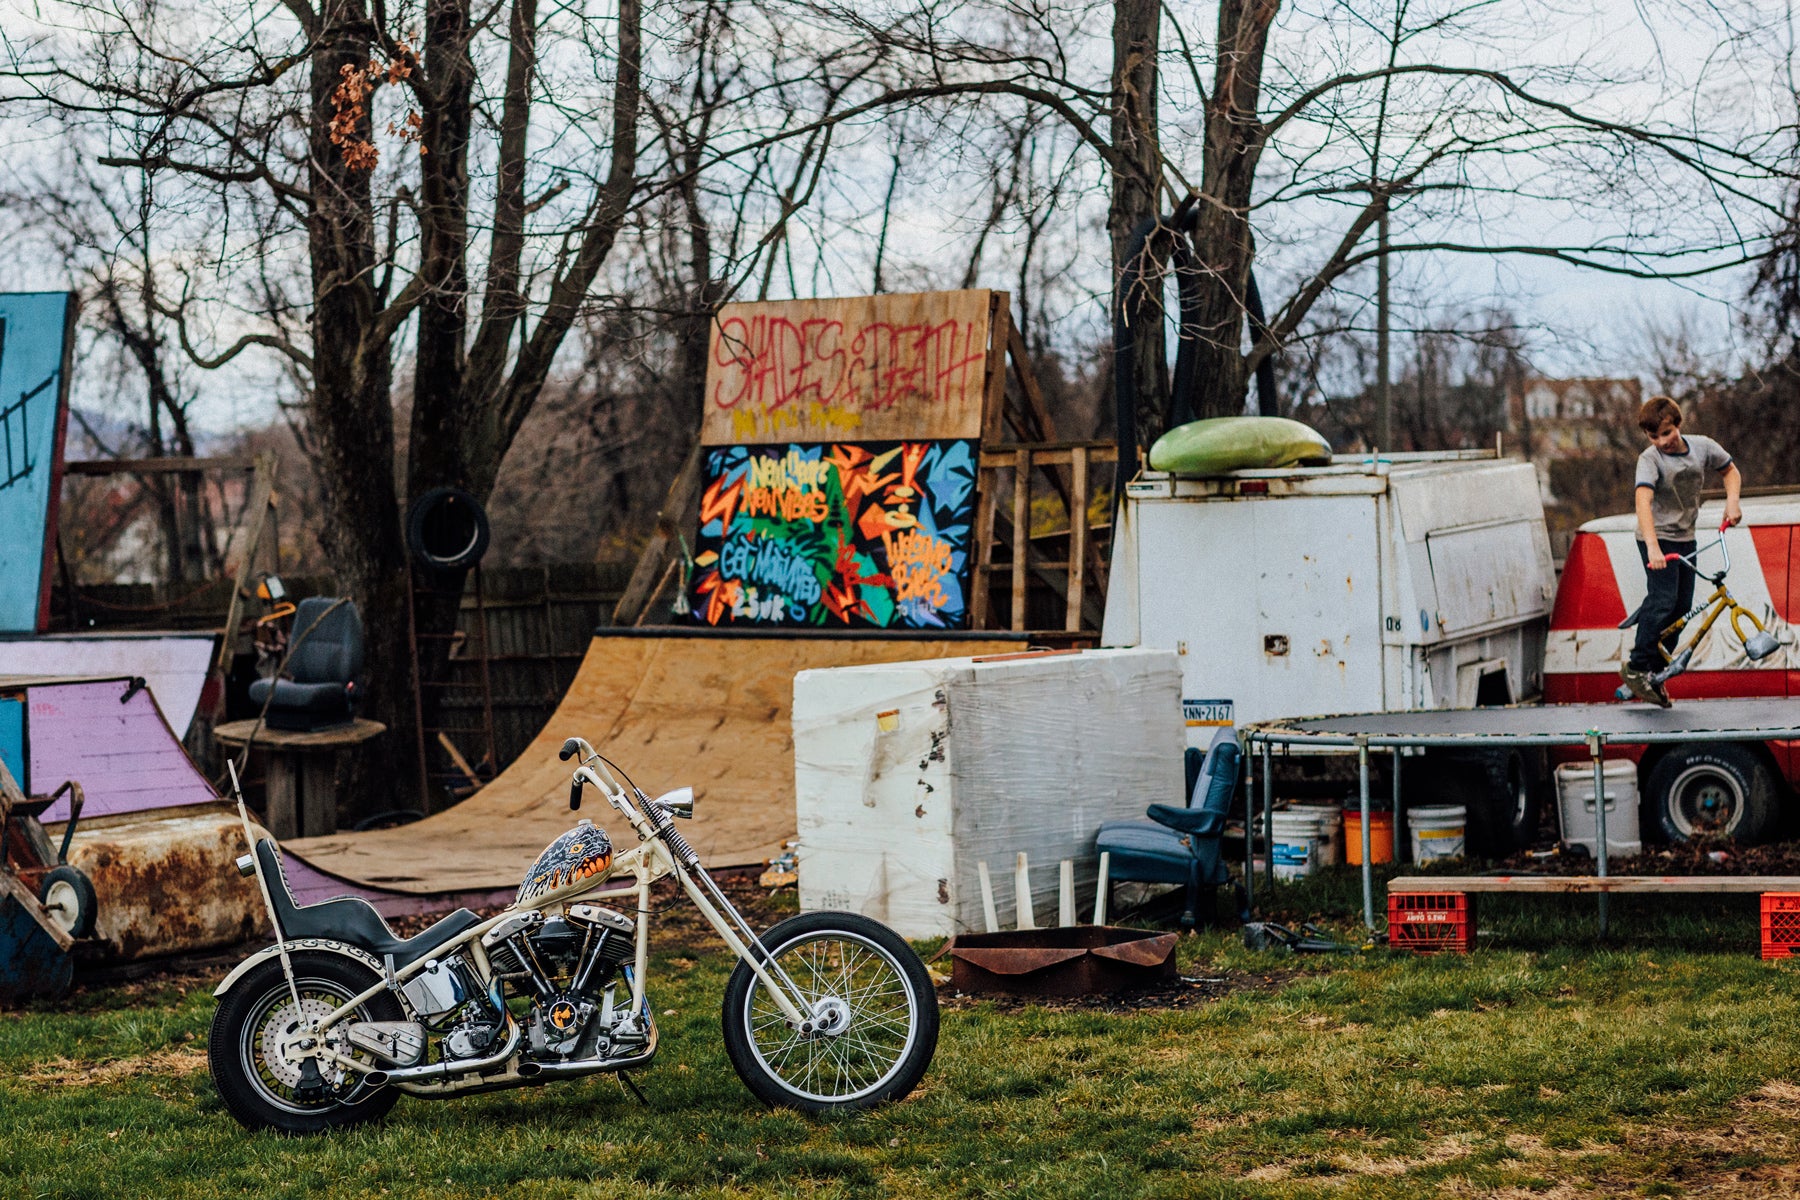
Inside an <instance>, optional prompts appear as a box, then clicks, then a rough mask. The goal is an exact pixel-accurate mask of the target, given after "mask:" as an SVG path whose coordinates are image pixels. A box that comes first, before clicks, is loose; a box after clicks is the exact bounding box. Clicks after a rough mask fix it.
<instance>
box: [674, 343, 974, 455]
mask: <svg viewBox="0 0 1800 1200" xmlns="http://www.w3.org/2000/svg"><path fill="white" fill-rule="evenodd" d="M986 343H987V329H986V327H985V324H983V325H979V326H978V325H976V324H974V323H972V322H968V321H961V320H956V319H946V320H942V321H936V322H921V323H917V324H893V323H888V322H879V321H876V322H870V323H868V324H865V325H861V326H858V327H847V326H846V325H845V323H844V322H843V321H841V320H830V319H824V318H819V319H813V320H801V321H794V320H790V319H788V318H786V317H782V316H778V315H774V314H770V313H755V314H753V315H751V316H750V317H749V318H748V319H746V318H744V317H741V316H726V317H723V318H721V320H720V322H719V327H718V330H717V332H716V334H715V336H714V338H713V354H712V357H713V367H714V372H713V376H712V378H711V380H710V381H709V390H708V396H707V401H708V404H709V405H710V406H711V407H712V408H715V409H718V410H721V411H729V412H731V413H732V422H731V429H732V432H733V434H734V435H736V436H737V437H739V438H743V439H748V438H750V437H762V438H773V437H776V436H779V435H780V434H782V433H792V434H800V433H808V432H810V433H811V434H812V435H813V436H821V435H824V436H829V435H830V434H831V433H833V432H852V431H854V430H855V429H856V428H857V427H858V426H860V425H861V424H862V416H861V414H862V413H865V412H866V413H885V412H888V411H890V410H892V409H895V408H896V407H900V406H907V407H924V408H942V407H947V406H951V405H956V404H970V403H973V404H974V405H976V406H977V408H976V411H977V412H978V405H979V398H980V395H981V392H982V386H983V381H984V379H985V376H986V369H987V357H988V353H987V344H986ZM745 413H747V414H749V415H748V416H747V417H746V416H744V415H742V414H745ZM976 419H977V420H979V417H978V416H977V418H976Z"/></svg>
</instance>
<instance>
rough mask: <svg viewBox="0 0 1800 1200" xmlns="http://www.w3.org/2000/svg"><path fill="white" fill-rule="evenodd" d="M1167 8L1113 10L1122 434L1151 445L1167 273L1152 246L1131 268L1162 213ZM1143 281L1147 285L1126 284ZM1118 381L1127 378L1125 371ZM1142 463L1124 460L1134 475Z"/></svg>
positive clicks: (1161, 414) (1130, 2)
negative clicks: (1161, 54) (1147, 226)
mask: <svg viewBox="0 0 1800 1200" xmlns="http://www.w3.org/2000/svg"><path fill="white" fill-rule="evenodd" d="M1161 25H1162V5H1161V3H1160V2H1159V0H1116V3H1115V5H1114V7H1113V74H1112V88H1113V109H1112V145H1113V149H1114V151H1115V153H1116V155H1117V159H1118V161H1117V162H1116V163H1115V165H1114V167H1113V170H1112V205H1111V208H1110V210H1109V211H1108V213H1107V221H1106V227H1107V232H1108V233H1109V234H1110V235H1111V237H1112V255H1113V287H1114V291H1115V296H1114V300H1113V311H1114V313H1115V314H1117V315H1118V317H1119V318H1120V320H1121V321H1122V322H1123V324H1124V325H1125V326H1126V328H1127V329H1128V330H1129V336H1130V347H1129V350H1128V351H1127V352H1126V353H1128V354H1129V356H1130V360H1129V362H1128V363H1125V364H1121V365H1122V366H1124V367H1126V368H1127V369H1128V370H1129V376H1128V377H1129V378H1130V379H1131V380H1132V386H1133V387H1134V389H1135V391H1136V396H1135V397H1132V398H1127V397H1125V396H1123V395H1121V396H1119V397H1117V398H1116V399H1117V405H1118V414H1119V415H1118V419H1119V420H1120V421H1121V422H1122V421H1124V419H1125V414H1126V412H1127V411H1128V410H1129V411H1132V412H1134V413H1135V438H1133V437H1131V436H1130V434H1131V433H1132V431H1131V430H1127V429H1124V428H1121V429H1120V430H1118V436H1119V438H1120V443H1121V445H1124V446H1126V447H1127V448H1128V452H1129V447H1131V446H1133V445H1135V446H1139V447H1147V446H1149V444H1150V443H1151V442H1153V441H1155V440H1156V438H1157V437H1158V436H1159V435H1160V434H1161V433H1162V431H1163V428H1164V426H1165V424H1166V422H1167V419H1168V418H1167V413H1166V409H1167V406H1168V397H1169V360H1168V344H1167V341H1166V339H1165V337H1164V333H1163V306H1162V291H1163V287H1162V270H1161V266H1160V258H1161V256H1160V255H1157V254H1156V253H1155V249H1154V248H1155V247H1156V246H1158V245H1159V244H1160V240H1152V241H1150V242H1146V243H1145V244H1144V245H1145V248H1144V250H1143V251H1142V253H1144V254H1146V255H1150V256H1152V258H1154V259H1156V260H1157V261H1152V262H1145V263H1143V264H1141V265H1142V270H1141V272H1139V271H1134V270H1132V267H1133V264H1132V263H1131V262H1130V261H1129V260H1130V258H1131V255H1132V253H1133V243H1134V235H1135V234H1137V233H1138V232H1139V231H1140V230H1141V228H1142V226H1143V224H1144V222H1145V221H1147V220H1150V219H1152V218H1154V217H1155V216H1156V215H1157V213H1158V212H1159V211H1160V206H1161V196H1160V194H1159V190H1158V183H1159V181H1160V180H1161V178H1162V160H1161V156H1160V154H1159V153H1158V150H1157V125H1156V86H1157V85H1156V52H1157V47H1158V45H1159V41H1160V36H1161ZM1128 278H1139V279H1141V280H1142V284H1141V285H1138V286H1132V285H1130V284H1128V283H1126V282H1125V281H1126V280H1127V279H1128ZM1118 378H1121V379H1124V378H1127V376H1126V375H1124V374H1120V375H1119V376H1118ZM1136 468H1137V464H1136V463H1124V462H1122V463H1120V470H1121V471H1123V472H1124V473H1125V474H1126V475H1130V474H1131V473H1132V472H1134V471H1135V470H1136Z"/></svg>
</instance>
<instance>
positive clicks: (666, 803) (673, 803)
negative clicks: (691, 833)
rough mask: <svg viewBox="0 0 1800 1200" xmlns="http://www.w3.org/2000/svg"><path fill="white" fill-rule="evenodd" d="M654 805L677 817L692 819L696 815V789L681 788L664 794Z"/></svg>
mask: <svg viewBox="0 0 1800 1200" xmlns="http://www.w3.org/2000/svg"><path fill="white" fill-rule="evenodd" d="M653 803H655V804H660V805H662V807H664V808H666V809H668V810H669V811H670V812H671V813H673V814H674V815H675V816H678V817H691V816H693V815H694V789H693V788H691V787H681V788H676V789H675V790H674V791H672V792H664V793H663V794H662V795H660V796H658V797H657V798H656V799H655V800H654V801H653Z"/></svg>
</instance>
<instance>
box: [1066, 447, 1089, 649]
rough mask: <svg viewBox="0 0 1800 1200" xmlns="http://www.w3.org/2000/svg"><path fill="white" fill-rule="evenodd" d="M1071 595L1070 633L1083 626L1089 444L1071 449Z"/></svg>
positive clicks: (1067, 624)
mask: <svg viewBox="0 0 1800 1200" xmlns="http://www.w3.org/2000/svg"><path fill="white" fill-rule="evenodd" d="M1069 468H1070V469H1069V475H1070V479H1069V595H1068V608H1069V611H1068V613H1067V614H1066V615H1065V616H1064V618H1063V628H1064V629H1066V630H1068V631H1069V632H1070V633H1075V632H1077V631H1079V630H1080V629H1081V602H1082V597H1083V588H1084V587H1085V586H1086V576H1085V573H1084V568H1085V567H1086V566H1087V544H1088V536H1087V535H1088V515H1087V508H1088V451H1087V447H1086V446H1073V447H1071V448H1070V449H1069Z"/></svg>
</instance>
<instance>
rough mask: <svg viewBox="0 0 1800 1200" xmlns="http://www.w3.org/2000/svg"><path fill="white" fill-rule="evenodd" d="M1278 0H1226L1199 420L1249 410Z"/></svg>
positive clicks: (1200, 212)
mask: <svg viewBox="0 0 1800 1200" xmlns="http://www.w3.org/2000/svg"><path fill="white" fill-rule="evenodd" d="M1277 7H1278V4H1277V2H1276V0H1222V2H1221V3H1220V5H1219V50H1218V63H1217V71H1216V72H1215V75H1214V78H1213V93H1212V96H1211V97H1210V99H1209V100H1208V102H1207V106H1206V158H1205V166H1204V168H1203V173H1202V175H1201V191H1202V193H1203V195H1204V198H1203V199H1202V200H1201V201H1200V203H1199V204H1198V205H1197V206H1196V210H1195V211H1196V213H1197V219H1196V222H1195V226H1194V232H1193V243H1194V254H1195V257H1196V259H1197V260H1198V262H1199V264H1200V272H1199V277H1198V279H1197V280H1196V291H1197V294H1198V299H1199V304H1198V309H1197V311H1196V312H1195V313H1194V314H1193V315H1192V318H1191V320H1192V322H1193V326H1194V330H1193V332H1194V334H1195V335H1196V336H1197V344H1196V347H1195V349H1196V354H1197V357H1198V370H1197V371H1196V372H1195V392H1194V408H1195V415H1196V416H1198V417H1223V416H1235V415H1237V414H1239V413H1242V412H1243V411H1244V401H1245V389H1246V386H1247V385H1248V383H1249V374H1248V371H1247V370H1246V362H1245V357H1244V319H1245V318H1244V314H1245V311H1246V301H1245V296H1246V291H1247V289H1248V287H1249V279H1250V262H1251V257H1252V245H1253V243H1252V241H1251V236H1250V217H1249V214H1250V192H1251V185H1252V184H1253V183H1254V182H1255V178H1256V164H1257V159H1258V158H1259V157H1260V155H1261V152H1262V145H1263V129H1262V121H1261V119H1260V118H1259V116H1258V114H1257V105H1258V102H1259V100H1260V97H1261V89H1262V65H1263V54H1264V52H1265V51H1266V50H1267V48H1268V39H1269V26H1270V24H1271V23H1272V22H1273V21H1274V20H1275V12H1276V9H1277Z"/></svg>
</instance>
